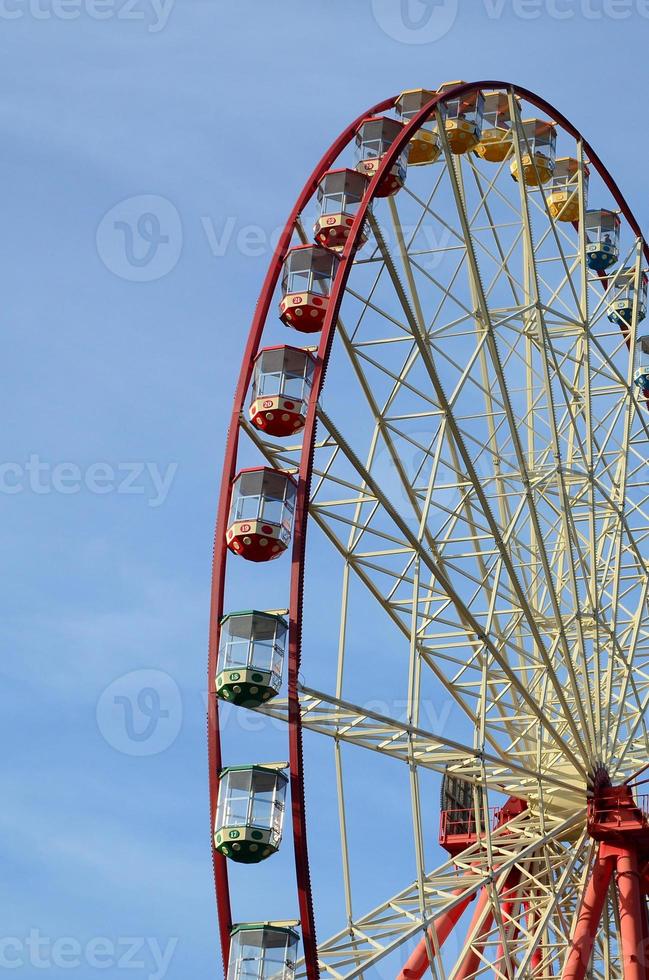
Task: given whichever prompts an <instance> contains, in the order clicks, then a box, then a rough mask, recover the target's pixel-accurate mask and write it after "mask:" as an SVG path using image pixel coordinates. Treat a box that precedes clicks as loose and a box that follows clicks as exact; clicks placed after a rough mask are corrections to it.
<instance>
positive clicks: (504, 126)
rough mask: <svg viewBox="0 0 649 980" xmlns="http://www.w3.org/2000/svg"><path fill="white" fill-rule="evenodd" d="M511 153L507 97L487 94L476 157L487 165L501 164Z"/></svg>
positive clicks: (504, 93)
mask: <svg viewBox="0 0 649 980" xmlns="http://www.w3.org/2000/svg"><path fill="white" fill-rule="evenodd" d="M512 151H513V143H512V130H511V116H510V112H509V97H508V96H507V93H506V92H487V93H486V95H485V97H484V114H483V123H482V134H481V136H480V142H479V143H478V145H477V146H476V148H475V151H474V152H475V154H476V156H479V157H482V159H483V160H487V161H488V162H489V163H502V162H503V160H506V159H507V158H508V157H509V156H511V154H512Z"/></svg>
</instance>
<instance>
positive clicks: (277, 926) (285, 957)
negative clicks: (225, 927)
mask: <svg viewBox="0 0 649 980" xmlns="http://www.w3.org/2000/svg"><path fill="white" fill-rule="evenodd" d="M297 925H298V923H297V922H253V923H248V924H246V925H237V926H235V927H234V929H233V930H232V933H231V936H230V956H229V959H228V975H227V980H294V977H295V964H296V961H297V951H298V943H299V937H298V934H297V932H296V931H295V927H296V926H297Z"/></svg>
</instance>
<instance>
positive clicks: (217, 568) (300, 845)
mask: <svg viewBox="0 0 649 980" xmlns="http://www.w3.org/2000/svg"><path fill="white" fill-rule="evenodd" d="M394 101H395V99H394V98H391V99H386V100H384V101H383V102H379V103H378V104H377V105H375V106H372V107H371V108H370V109H368V110H367V112H366V113H363V114H362V115H360V116H359V117H358V119H355V120H354V122H352V123H351V124H350V125H349V126H348V127H347V128H346V129H345V130H344V131H343V132H342V133H341V134H340V136H339V137H338V139H336V140H335V141H334V142H333V143H332V144H331V146H330V147H329V149H328V150H327V152H326V153H325V154H324V156H323V157H322V159H321V160H320V162H319V163H318V165H317V167H316V168H315V169H314V171H313V173H312V174H311V176H310V177H309V179H308V180H307V182H306V184H305V185H304V187H303V189H302V192H301V194H300V196H299V197H298V199H297V201H296V202H295V205H294V207H293V210H292V211H291V213H290V215H289V216H288V219H287V221H286V224H285V226H284V230H283V231H282V234H281V236H280V238H279V241H278V242H277V245H276V247H275V252H274V254H273V258H272V259H271V263H270V266H269V269H268V272H267V273H266V278H265V280H264V284H263V286H262V289H261V293H260V295H259V299H258V301H257V306H256V308H255V314H254V317H253V321H252V325H251V327H250V332H249V334H248V340H247V343H246V348H245V352H244V355H243V362H242V365H241V371H240V374H239V380H238V383H237V388H236V392H235V396H234V403H233V406H232V414H231V416H230V425H229V428H228V435H227V441H226V446H225V460H224V466H223V474H222V477H221V491H220V496H219V504H218V511H217V518H216V530H215V535H214V550H213V561H212V589H211V604H210V626H209V656H208V668H207V690H208V694H209V697H208V717H207V742H208V766H209V787H210V840H211V847H212V860H213V864H214V884H215V890H216V902H217V909H218V920H219V935H220V941H221V953H222V957H223V968H224V972H225V973H227V967H228V957H229V951H230V933H231V931H232V910H231V903H230V889H229V883H228V871H227V859H226V858H225V857H223V855H221V854H220V853H219V852H218V851H217V850H216V849H215V847H214V837H213V835H214V820H215V817H216V808H217V806H218V793H219V773H220V770H221V769H222V767H223V762H222V754H221V736H220V727H219V705H218V699H217V697H216V686H215V685H216V661H217V656H218V648H219V634H220V627H219V623H220V621H221V618H222V616H223V613H224V609H223V600H224V595H225V581H226V567H227V558H228V549H227V547H226V543H225V534H226V531H227V518H228V511H229V508H230V486H231V483H232V480H233V479H234V475H235V472H236V467H237V451H238V448H239V418H240V416H241V412H242V411H243V409H244V407H245V400H246V396H247V394H248V389H249V387H250V381H251V377H252V371H253V366H254V360H255V356H256V354H257V352H258V350H259V347H260V344H261V338H262V335H263V332H264V327H265V325H266V319H267V317H268V313H269V310H270V306H271V302H272V299H273V295H274V293H275V288H276V286H277V281H278V279H279V276H280V272H281V269H282V263H283V262H284V258H285V257H286V253H287V252H288V250H289V247H290V243H291V238H292V237H293V232H294V229H295V222H296V220H297V218H298V216H299V215H300V213H301V212H302V210H303V209H304V207H305V206H306V205H307V203H308V202H309V200H310V199H311V197H312V196H313V194H314V193H315V190H316V188H317V186H318V183H319V181H320V179H321V177H322V175H323V174H324V173H326V171H327V170H328V169H329V168H330V167H331V164H332V163H333V162H334V160H335V159H336V157H338V156H339V155H340V153H342V151H343V150H344V149H345V147H346V146H347V144H348V143H349V142H350V141H351V140H353V138H354V135H355V133H356V129H357V128H358V126H359V125H360V123H361V122H362V121H363V119H364V118H365V117H366V116H367V115H370V114H372V115H373V114H375V113H377V112H383V111H384V110H386V109H389V108H390V107H391V106H392V105H393V104H394ZM305 445H307V444H306V443H305ZM293 647H294V649H293V658H294V659H295V657H296V654H295V642H294V643H293ZM298 659H299V658H298ZM299 727H300V724H299V712H297V713H296V711H295V703H294V706H293V713H292V720H291V730H292V737H291V748H290V751H291V777H292V778H291V792H292V794H293V796H292V814H293V819H294V839H295V840H296V845H295V863H296V869H297V875H298V883H299V885H298V887H299V889H300V891H301V896H302V897H301V901H300V915H301V918H302V934H303V937H304V949H305V956H306V960H307V968H308V973H309V978H310V980H314V978H315V977H317V976H318V967H317V951H316V948H315V925H314V919H313V908H312V901H311V892H310V885H309V876H308V858H307V851H306V827H305V818H304V788H303V774H302V759H301V750H300V747H299V744H298V743H299V741H300V733H299V732H298V731H297V729H298V728H299ZM296 800H297V804H296V802H295V801H296ZM305 865H306V868H305Z"/></svg>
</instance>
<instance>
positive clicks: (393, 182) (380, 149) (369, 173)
mask: <svg viewBox="0 0 649 980" xmlns="http://www.w3.org/2000/svg"><path fill="white" fill-rule="evenodd" d="M402 131H403V123H401V122H399V121H398V120H397V119H390V117H389V116H375V117H373V118H372V119H365V120H363V122H362V123H361V125H360V126H359V127H358V132H357V133H356V155H357V158H358V163H357V164H356V169H357V170H358V171H359V172H360V173H362V174H365V176H366V177H367V178H368V180H371V179H372V177H374V175H375V174H376V173H377V172H378V170H379V168H380V166H381V164H382V162H383V158H384V157H385V154H386V153H387V152H388V150H389V149H390V147H391V146H392V144H393V143H394V141H395V139H396V138H397V137H398V136H400V135H401V132H402ZM406 160H407V151H406V150H405V149H404V150H403V152H402V153H400V154H399V156H398V157H397V159H396V160H395V162H394V163H393V164H392V166H391V167H390V170H389V172H388V173H387V174H385V175H384V177H383V178H382V179H381V181H380V182H379V185H378V187H377V188H376V197H392V195H393V194H396V193H397V191H400V190H401V188H402V187H403V185H404V184H405V182H406Z"/></svg>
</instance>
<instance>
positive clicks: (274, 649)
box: [208, 81, 649, 980]
mask: <svg viewBox="0 0 649 980" xmlns="http://www.w3.org/2000/svg"><path fill="white" fill-rule="evenodd" d="M648 260H649V250H648V248H647V245H646V244H645V241H644V238H643V236H642V233H641V231H640V228H639V226H638V224H637V222H636V221H635V219H634V217H633V215H632V213H631V211H630V209H629V207H628V205H627V204H626V202H625V200H624V198H623V196H622V194H621V192H620V190H619V189H618V187H617V185H616V184H615V182H614V181H613V179H612V178H611V176H610V175H609V173H608V171H607V170H606V168H605V167H604V165H603V164H602V162H601V160H600V159H599V157H598V156H597V154H596V153H595V150H594V149H593V148H592V147H591V145H590V144H589V143H588V142H587V141H586V140H585V139H584V138H583V137H582V136H581V135H580V133H579V132H578V131H577V130H576V129H575V127H574V126H573V125H572V124H571V123H570V122H569V121H568V120H567V119H566V118H565V117H563V116H562V115H561V114H560V113H559V112H557V111H556V110H555V109H554V108H553V107H552V106H550V105H549V104H548V103H547V102H545V101H544V100H543V99H541V98H540V97H538V96H536V95H535V94H533V93H531V92H529V91H527V90H524V89H521V88H519V87H516V86H514V85H512V84H509V83H506V82H498V81H483V82H476V83H464V82H449V83H445V84H442V85H441V86H440V87H439V88H438V89H437V90H435V91H433V90H425V89H416V90H408V91H405V92H403V93H401V94H400V95H399V96H397V97H394V98H391V99H388V100H386V101H385V102H382V103H380V104H378V105H376V106H374V107H373V108H371V109H370V110H369V111H368V112H367V113H364V114H363V115H362V116H361V117H359V118H358V119H357V120H355V121H354V122H353V123H352V124H351V125H350V126H349V127H348V128H347V129H346V130H345V131H344V132H343V133H342V134H341V136H340V137H339V138H338V139H337V140H336V141H335V142H334V144H333V145H332V146H331V148H330V149H329V150H328V151H327V153H326V154H325V155H324V157H323V159H322V160H321V161H320V163H319V164H318V166H317V167H316V168H315V170H314V172H313V174H312V175H311V177H310V178H309V179H308V181H307V183H306V185H305V188H304V190H303V191H302V193H301V194H300V196H299V198H298V200H297V202H296V204H295V207H294V209H293V211H292V212H291V214H290V216H289V219H288V221H287V224H286V227H285V228H284V231H283V233H282V235H281V238H280V240H279V242H278V245H277V247H276V250H275V254H274V255H273V258H272V261H271V263H270V267H269V269H268V273H267V276H266V279H265V282H264V284H263V288H262V291H261V296H260V299H259V302H258V304H257V307H256V310H255V313H254V318H253V322H252V327H251V329H250V333H249V337H248V342H247V346H246V349H245V354H244V357H243V363H242V367H241V373H240V377H239V382H238V387H237V390H236V396H235V402H234V409H233V414H232V421H231V426H230V430H229V435H228V441H227V449H226V455H225V465H224V473H223V482H222V488H221V496H220V503H219V510H218V520H217V529H216V544H215V553H214V574H213V589H212V615H211V628H210V662H209V685H210V687H209V691H210V698H209V719H208V733H209V765H210V791H211V818H212V831H213V834H214V838H213V856H214V869H215V882H216V892H217V904H218V918H219V926H220V939H221V946H222V950H223V956H224V966H225V971H226V974H227V977H228V980H248V978H250V980H252V978H256V980H266V978H271V977H272V978H276V980H279V978H284V980H292V978H293V977H294V976H298V977H301V976H306V977H308V978H309V980H315V978H317V977H318V976H321V977H328V978H332V980H342V978H352V977H366V978H371V977H381V978H387V977H395V976H396V977H399V978H400V980H418V978H420V977H422V976H424V975H425V974H428V975H431V976H433V977H440V978H442V980H468V978H470V977H478V976H484V977H503V978H511V980H513V978H518V977H537V978H541V977H542V978H550V977H564V978H570V980H577V978H583V977H592V978H600V977H601V978H613V977H625V978H633V980H640V978H642V980H647V978H649V952H648V947H649V916H648V911H647V894H648V893H649V799H648V798H646V797H644V796H643V790H642V784H643V782H645V781H648V780H644V779H643V773H644V772H645V770H646V769H648V768H649V735H648V732H647V726H646V719H645V715H646V709H647V706H648V705H649V606H648V598H649V596H648V590H649V574H648V572H649V569H648V565H647V559H648V556H649V540H648V538H649V482H648V480H647V466H648V465H649V413H648V411H647V406H648V401H649V329H647V331H646V335H645V334H644V333H643V321H644V320H645V317H646V307H647V274H646V264H647V262H648ZM325 381H326V383H325ZM250 718H256V719H258V720H259V719H262V720H263V719H265V722H264V724H266V722H267V723H268V727H267V728H265V727H262V728H259V727H258V726H253V725H250V724H245V725H244V724H243V721H242V719H250ZM242 756H243V757H242ZM277 760H280V761H277ZM647 777H648V779H649V772H648V773H647Z"/></svg>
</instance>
